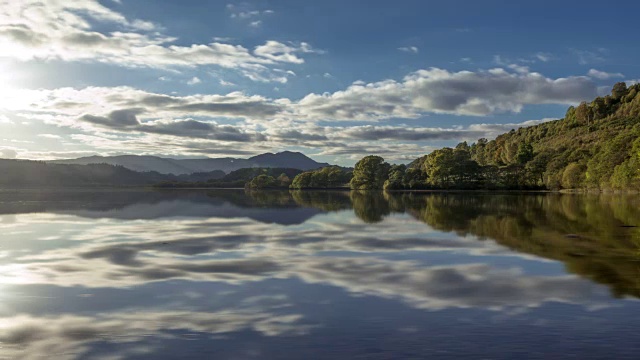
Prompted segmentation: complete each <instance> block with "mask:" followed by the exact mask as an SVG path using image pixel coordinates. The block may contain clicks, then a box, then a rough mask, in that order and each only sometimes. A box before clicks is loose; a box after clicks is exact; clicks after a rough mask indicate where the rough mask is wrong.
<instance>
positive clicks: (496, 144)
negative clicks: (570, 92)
mask: <svg viewBox="0 0 640 360" xmlns="http://www.w3.org/2000/svg"><path fill="white" fill-rule="evenodd" d="M639 93H640V84H636V85H633V86H631V87H629V88H628V87H627V85H626V84H625V83H624V82H620V83H617V84H616V85H614V87H613V89H612V91H611V94H610V95H607V96H604V97H597V98H596V99H594V100H593V101H592V102H590V103H587V102H583V103H581V104H580V105H578V106H577V107H573V106H571V107H569V109H568V110H567V113H566V115H565V117H564V118H563V119H560V120H555V121H550V122H545V123H542V124H539V125H535V126H531V127H525V128H519V129H518V130H511V131H510V132H508V133H506V134H502V135H500V136H498V137H497V138H496V139H495V140H491V141H489V140H487V139H479V140H478V141H477V142H475V143H473V144H471V145H469V144H468V143H467V142H462V143H459V144H458V145H457V146H455V147H454V148H449V147H445V148H442V149H438V150H435V151H433V152H431V153H429V154H428V155H425V156H422V157H420V158H418V159H416V160H414V161H413V162H411V163H410V164H408V165H392V164H389V163H387V162H385V161H384V159H383V158H382V157H380V156H375V155H370V156H366V157H364V158H363V159H361V160H360V161H359V162H358V163H357V164H356V165H355V168H354V170H353V172H349V171H345V170H341V169H339V168H336V167H334V168H331V169H330V170H327V168H325V169H321V170H316V171H309V172H304V173H301V174H300V175H298V176H297V177H296V178H294V179H293V182H292V184H291V188H293V189H318V188H336V187H344V188H350V189H353V190H374V189H386V190H579V191H606V190H626V191H638V190H640V95H639ZM347 179H348V180H347ZM339 183H341V184H339Z"/></svg>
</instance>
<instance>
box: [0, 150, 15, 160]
mask: <svg viewBox="0 0 640 360" xmlns="http://www.w3.org/2000/svg"><path fill="white" fill-rule="evenodd" d="M17 156H18V152H17V151H15V150H14V149H9V148H0V158H1V159H15V158H16V157H17Z"/></svg>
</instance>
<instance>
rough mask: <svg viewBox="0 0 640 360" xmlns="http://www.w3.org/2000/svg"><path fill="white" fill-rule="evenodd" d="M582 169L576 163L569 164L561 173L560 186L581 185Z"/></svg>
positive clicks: (571, 187) (574, 187)
mask: <svg viewBox="0 0 640 360" xmlns="http://www.w3.org/2000/svg"><path fill="white" fill-rule="evenodd" d="M583 179H584V169H583V167H582V166H581V165H579V164H576V163H571V164H569V165H568V166H567V167H566V168H565V169H564V172H563V173H562V187H563V188H565V189H577V188H580V187H581V185H582V181H583Z"/></svg>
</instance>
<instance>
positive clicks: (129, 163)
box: [49, 151, 329, 175]
mask: <svg viewBox="0 0 640 360" xmlns="http://www.w3.org/2000/svg"><path fill="white" fill-rule="evenodd" d="M49 163H52V164H70V165H89V164H109V165H114V166H122V167H125V168H127V169H129V170H133V171H138V172H149V171H155V172H158V173H160V174H174V175H184V174H193V173H206V172H212V171H223V172H225V173H230V172H232V171H235V170H238V169H243V168H253V167H260V168H293V169H300V170H313V169H318V168H321V167H325V166H329V164H327V163H319V162H317V161H315V160H313V159H311V158H309V157H308V156H306V155H304V154H302V153H299V152H292V151H283V152H279V153H276V154H272V153H266V154H261V155H257V156H254V157H250V158H248V159H240V158H231V157H226V158H204V159H171V158H162V157H157V156H137V155H122V156H107V157H103V156H89V157H83V158H78V159H68V160H54V161H49Z"/></svg>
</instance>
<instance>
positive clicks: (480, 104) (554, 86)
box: [294, 68, 596, 121]
mask: <svg viewBox="0 0 640 360" xmlns="http://www.w3.org/2000/svg"><path fill="white" fill-rule="evenodd" d="M595 95H596V86H595V84H594V83H593V82H592V81H591V80H590V79H589V78H587V77H582V76H572V77H567V78H558V79H552V78H547V77H544V76H543V75H541V74H539V73H535V72H531V73H509V72H507V71H505V70H504V69H501V68H498V69H491V70H488V71H479V72H471V71H460V72H449V71H446V70H443V69H438V68H431V69H428V70H419V71H416V72H414V73H411V74H409V75H407V76H406V77H405V78H404V79H403V81H401V82H399V81H395V80H385V81H380V82H377V83H369V84H366V85H351V86H349V87H348V88H347V89H346V90H343V91H338V92H335V93H331V94H310V95H307V96H305V97H304V98H303V99H302V100H300V101H299V102H298V103H297V104H294V107H295V109H296V110H297V113H300V114H301V115H304V116H306V117H307V118H310V119H323V120H366V121H372V120H380V119H390V118H416V117H419V116H421V115H422V114H424V113H444V114H456V115H473V116H484V115H489V114H493V113H500V112H516V113H517V112H520V111H521V110H522V107H523V106H525V105H529V104H574V103H577V102H580V101H582V100H586V99H590V98H593V97H594V96H595Z"/></svg>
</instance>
